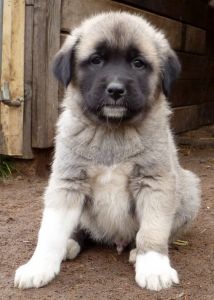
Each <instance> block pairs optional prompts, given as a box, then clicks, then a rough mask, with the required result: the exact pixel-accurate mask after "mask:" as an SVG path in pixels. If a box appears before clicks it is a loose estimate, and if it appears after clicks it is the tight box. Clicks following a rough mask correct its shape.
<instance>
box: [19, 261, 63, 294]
mask: <svg viewBox="0 0 214 300" xmlns="http://www.w3.org/2000/svg"><path fill="white" fill-rule="evenodd" d="M59 270H60V266H59V265H58V264H57V265H56V264H55V263H53V262H52V261H48V260H45V261H36V260H33V261H32V260H30V261H29V262H28V263H27V264H25V265H23V266H21V267H19V268H18V269H17V270H16V274H15V280H14V286H15V287H18V288H20V289H28V288H33V287H35V288H39V287H42V286H44V285H46V284H47V283H48V282H50V281H51V280H52V279H53V278H54V277H55V276H56V274H58V273H59Z"/></svg>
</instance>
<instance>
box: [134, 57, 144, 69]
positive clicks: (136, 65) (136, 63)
mask: <svg viewBox="0 0 214 300" xmlns="http://www.w3.org/2000/svg"><path fill="white" fill-rule="evenodd" d="M131 64H132V67H133V68H135V69H143V68H145V67H146V64H145V62H144V61H143V60H142V59H141V58H134V59H133V60H132V62H131Z"/></svg>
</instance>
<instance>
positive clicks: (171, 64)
mask: <svg viewBox="0 0 214 300" xmlns="http://www.w3.org/2000/svg"><path fill="white" fill-rule="evenodd" d="M180 72H181V64H180V62H179V60H178V57H177V55H176V54H175V52H174V51H173V50H171V51H170V53H169V54H168V55H167V57H166V59H165V61H164V64H163V69H162V88H163V93H164V95H165V96H168V95H169V92H170V89H171V85H172V83H173V81H174V80H175V79H177V78H178V76H179V74H180Z"/></svg>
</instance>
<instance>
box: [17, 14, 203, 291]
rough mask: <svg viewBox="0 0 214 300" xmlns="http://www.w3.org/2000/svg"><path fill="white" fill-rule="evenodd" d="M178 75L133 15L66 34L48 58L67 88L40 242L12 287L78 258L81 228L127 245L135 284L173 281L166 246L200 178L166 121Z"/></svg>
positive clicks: (154, 36)
mask: <svg viewBox="0 0 214 300" xmlns="http://www.w3.org/2000/svg"><path fill="white" fill-rule="evenodd" d="M179 71H180V64H179V61H178V59H177V56H176V54H175V52H174V51H173V50H172V49H171V47H170V45H169V43H168V42H167V40H166V39H165V37H164V35H163V33H162V32H160V31H159V30H157V29H155V28H154V27H153V26H151V25H150V24H149V23H148V22H147V21H146V20H144V19H143V18H142V17H140V16H137V15H131V14H129V13H124V12H110V13H103V14H100V15H97V16H95V17H92V18H90V19H88V20H86V21H84V22H83V23H82V24H81V25H80V27H78V28H76V29H75V30H74V31H73V32H72V33H71V35H69V37H68V38H67V40H66V41H65V43H64V45H63V46H62V48H61V50H60V51H59V53H58V54H57V55H56V57H55V61H54V73H55V76H56V77H57V79H58V80H60V81H61V82H62V83H63V84H64V85H65V86H66V87H67V91H66V96H65V98H64V102H63V108H64V109H63V112H62V114H61V116H60V118H59V121H58V125H57V128H58V129H57V135H56V151H55V158H54V162H53V166H52V174H51V176H50V180H49V184H48V187H47V189H46V192H45V196H44V198H45V208H44V213H43V219H42V224H41V228H40V231H39V237H38V244H37V247H36V250H35V252H34V254H33V256H32V258H31V259H30V261H29V262H28V263H27V264H25V265H23V266H21V267H20V268H19V269H18V270H17V272H16V276H15V286H17V287H19V288H23V289H24V288H31V287H37V288H38V287H41V286H43V285H45V284H47V283H48V282H50V281H51V280H52V279H53V278H54V277H55V276H56V274H58V273H59V271H60V264H61V262H62V260H63V259H65V258H68V259H73V258H75V257H76V256H77V255H78V254H79V252H80V250H81V246H82V243H81V241H80V239H79V237H80V234H81V236H82V234H83V232H87V233H88V234H89V235H90V237H91V238H92V239H94V240H96V241H102V242H105V243H107V244H110V245H115V246H116V248H117V250H118V252H121V251H122V250H123V248H124V247H126V246H127V245H128V244H131V243H134V246H133V247H134V248H135V249H134V248H133V250H132V251H131V253H130V261H131V262H133V263H134V264H135V272H136V275H135V279H136V282H137V283H138V285H139V286H140V287H142V288H148V289H150V290H156V291H158V290H161V289H162V288H169V287H170V286H171V285H172V284H173V283H178V282H179V279H178V275H177V272H176V270H175V269H173V268H172V267H171V265H170V261H169V257H168V242H169V240H171V239H172V237H173V236H174V235H175V234H177V233H178V232H180V231H182V230H183V229H184V228H186V227H187V226H188V225H189V223H191V221H192V220H193V219H194V218H195V216H196V215H197V212H198V209H199V205H200V188H199V179H198V178H197V177H196V175H194V174H193V173H192V172H190V171H187V170H184V169H183V168H182V167H181V166H180V164H179V161H178V157H177V151H176V147H175V143H174V140H173V136H172V133H171V130H170V125H169V116H170V114H171V111H170V108H169V105H168V102H167V100H166V97H167V96H168V94H169V90H170V86H171V83H172V82H173V80H174V79H176V78H177V76H178V74H179ZM71 267H72V266H71Z"/></svg>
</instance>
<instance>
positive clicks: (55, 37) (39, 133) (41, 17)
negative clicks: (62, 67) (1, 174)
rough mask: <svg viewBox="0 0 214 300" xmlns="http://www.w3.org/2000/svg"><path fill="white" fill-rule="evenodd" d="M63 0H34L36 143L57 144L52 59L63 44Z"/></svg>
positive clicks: (38, 145) (44, 146)
mask: <svg viewBox="0 0 214 300" xmlns="http://www.w3.org/2000/svg"><path fill="white" fill-rule="evenodd" d="M60 18H61V0H47V1H43V0H37V1H35V2H34V43H33V55H34V57H33V106H32V113H33V114H32V116H33V119H32V146H33V147H35V148H48V147H50V146H52V145H53V138H54V134H55V123H56V119H57V117H58V83H57V81H56V80H55V79H54V77H53V75H52V71H51V68H52V59H53V57H54V55H55V54H56V52H57V51H58V49H59V47H60Z"/></svg>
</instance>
